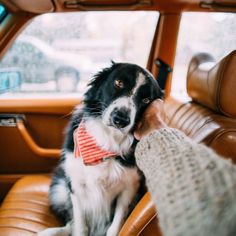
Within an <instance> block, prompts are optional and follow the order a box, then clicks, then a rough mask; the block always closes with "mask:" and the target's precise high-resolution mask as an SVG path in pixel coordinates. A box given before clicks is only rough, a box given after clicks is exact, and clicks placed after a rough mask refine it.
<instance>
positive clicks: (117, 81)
mask: <svg viewBox="0 0 236 236" xmlns="http://www.w3.org/2000/svg"><path fill="white" fill-rule="evenodd" d="M115 86H116V87H117V88H120V89H122V88H124V82H123V81H122V80H120V79H117V80H115Z"/></svg>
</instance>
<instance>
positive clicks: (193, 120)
mask: <svg viewBox="0 0 236 236" xmlns="http://www.w3.org/2000/svg"><path fill="white" fill-rule="evenodd" d="M235 55H236V52H235V51H234V52H232V53H231V54H230V55H229V56H227V57H225V58H224V59H223V60H222V61H220V62H219V63H218V64H217V65H215V66H214V67H212V68H211V69H210V70H208V71H205V70H202V69H201V67H200V65H201V64H202V63H204V62H207V61H209V60H211V61H212V58H211V57H210V56H209V55H206V54H200V55H197V57H195V58H193V59H192V61H191V63H190V66H189V72H188V93H189V95H190V96H192V98H193V101H191V102H187V103H183V102H179V101H176V100H175V99H173V98H168V99H167V100H166V102H165V106H166V112H167V116H168V117H167V122H168V123H169V125H170V126H172V127H175V128H178V129H180V130H182V131H183V132H185V133H186V134H187V135H188V136H190V137H191V138H193V139H194V140H195V141H197V142H204V143H205V144H206V145H208V146H210V147H212V148H213V149H214V150H216V151H217V152H218V153H220V154H222V155H224V156H225V157H228V158H231V159H232V160H233V161H234V162H235V163H236V119H233V118H232V117H236V106H235V101H236V93H235V91H236V89H235V85H236V57H235ZM233 65H235V66H233ZM233 75H234V76H233ZM232 89H233V90H232ZM49 184H50V178H49V177H47V176H32V177H25V178H23V179H21V180H20V181H18V182H17V183H16V185H15V186H14V187H13V188H12V190H11V191H10V192H9V194H8V195H7V197H6V199H5V200H4V202H3V205H2V207H1V209H0V232H1V235H4V236H5V235H6V236H8V235H12V236H13V235H14V236H15V235H34V234H35V232H37V231H40V230H42V229H44V228H47V227H56V226H59V225H60V223H59V221H57V219H56V218H55V217H54V216H53V215H52V214H51V213H50V211H49V208H48V198H47V194H48V188H49ZM126 235H127V236H136V235H140V236H154V235H157V236H158V235H161V232H160V229H159V228H158V225H157V217H156V211H155V208H154V205H153V203H152V201H151V198H150V195H149V193H146V195H145V196H144V197H143V198H142V200H141V201H140V202H139V203H138V205H137V206H136V208H135V209H134V211H133V212H132V213H131V215H130V216H129V218H128V219H127V221H126V222H125V224H124V225H123V228H122V229H121V232H120V236H126Z"/></svg>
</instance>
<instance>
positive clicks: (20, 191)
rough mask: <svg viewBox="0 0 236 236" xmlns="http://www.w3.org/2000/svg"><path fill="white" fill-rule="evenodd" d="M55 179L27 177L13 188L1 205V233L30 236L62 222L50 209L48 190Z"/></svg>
mask: <svg viewBox="0 0 236 236" xmlns="http://www.w3.org/2000/svg"><path fill="white" fill-rule="evenodd" d="M50 181H51V178H50V177H49V176H44V175H38V176H36V175H35V176H29V177H24V178H22V179H21V180H19V181H18V182H17V183H16V184H15V185H14V187H13V188H12V189H11V190H10V192H9V193H8V195H7V197H6V198H5V200H4V202H3V204H2V206H1V208H0V235H2V236H27V235H35V234H36V232H38V231H41V230H43V229H45V228H48V227H56V226H59V225H60V222H59V221H58V220H57V219H56V217H55V216H54V215H53V214H52V213H51V212H50V210H49V204H48V189H49V185H50Z"/></svg>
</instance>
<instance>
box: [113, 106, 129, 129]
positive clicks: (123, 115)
mask: <svg viewBox="0 0 236 236" xmlns="http://www.w3.org/2000/svg"><path fill="white" fill-rule="evenodd" d="M111 118H112V123H113V124H114V125H115V126H116V127H117V128H124V127H126V126H127V125H129V124H130V111H128V110H127V109H119V110H118V109H115V110H114V111H113V112H112V113H111Z"/></svg>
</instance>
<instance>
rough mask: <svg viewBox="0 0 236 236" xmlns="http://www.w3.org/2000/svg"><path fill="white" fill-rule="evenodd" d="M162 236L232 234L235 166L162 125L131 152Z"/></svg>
mask: <svg viewBox="0 0 236 236" xmlns="http://www.w3.org/2000/svg"><path fill="white" fill-rule="evenodd" d="M135 156H136V161H137V164H138V166H139V168H140V169H141V170H142V171H143V173H144V175H145V177H146V182H147V187H148V189H149V191H150V193H151V195H152V199H153V201H154V203H155V206H156V208H157V213H158V218H159V222H160V226H161V229H162V232H163V235H165V236H179V235H181V236H182V235H183V236H185V235H186V236H193V235H194V236H195V235H196V236H211V235H213V236H225V235H227V236H229V235H232V236H236V167H235V166H234V165H233V164H232V163H231V162H230V161H227V160H225V159H223V158H221V157H219V156H218V155H217V154H215V153H214V152H213V151H212V150H211V149H209V148H207V147H206V146H204V145H202V144H196V143H194V142H193V141H192V140H190V139H189V138H187V137H186V136H185V135H184V134H183V133H182V132H180V131H178V130H176V129H171V128H163V129H160V130H158V131H155V132H153V133H151V134H150V135H149V136H147V137H145V138H143V139H142V140H141V141H140V142H139V143H138V145H137V148H136V151H135Z"/></svg>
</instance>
